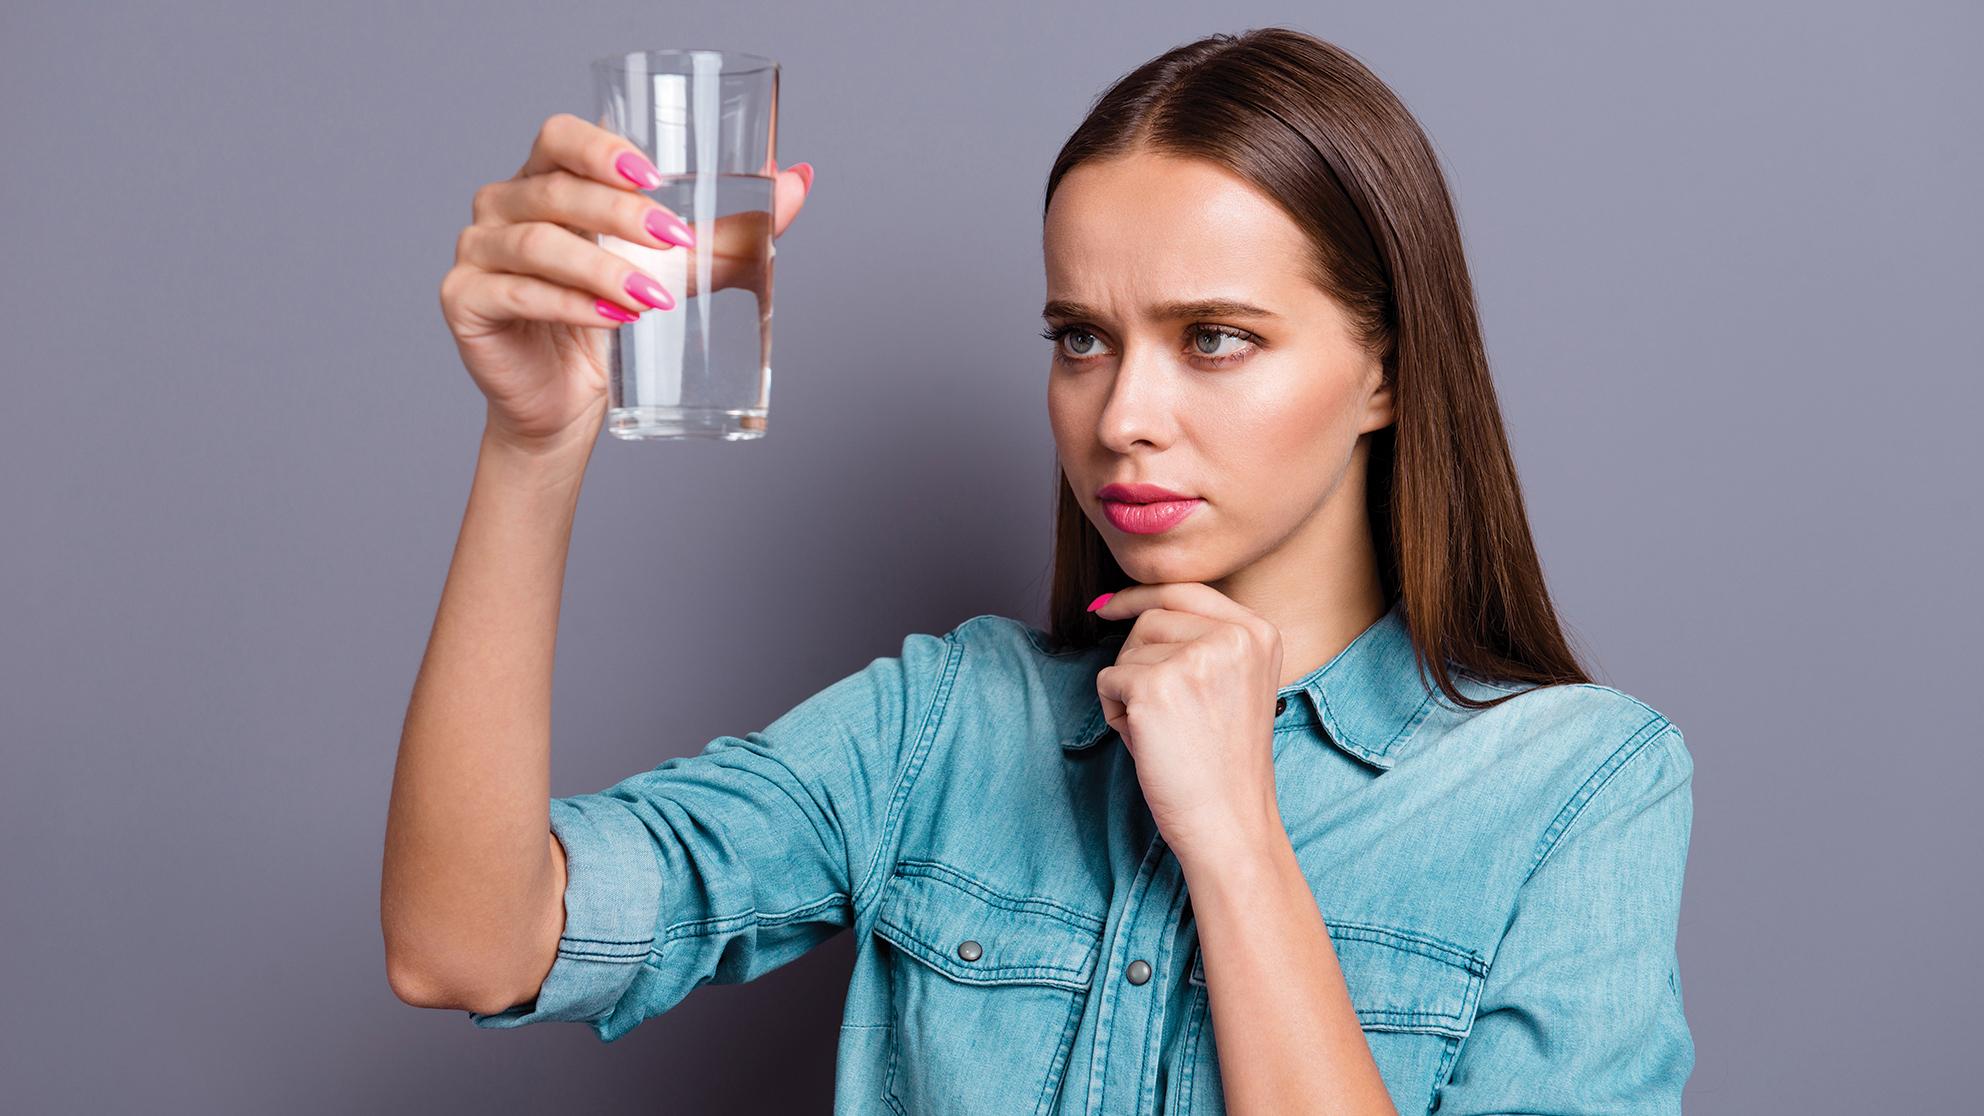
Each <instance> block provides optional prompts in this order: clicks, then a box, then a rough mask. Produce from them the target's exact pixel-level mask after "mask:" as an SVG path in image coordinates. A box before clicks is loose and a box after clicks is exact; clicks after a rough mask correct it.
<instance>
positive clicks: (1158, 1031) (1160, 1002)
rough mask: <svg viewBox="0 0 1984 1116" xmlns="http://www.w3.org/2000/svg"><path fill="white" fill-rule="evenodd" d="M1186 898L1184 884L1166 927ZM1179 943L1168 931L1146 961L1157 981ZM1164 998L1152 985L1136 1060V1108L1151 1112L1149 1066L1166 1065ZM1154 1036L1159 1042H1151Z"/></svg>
mask: <svg viewBox="0 0 1984 1116" xmlns="http://www.w3.org/2000/svg"><path fill="white" fill-rule="evenodd" d="M1187 898H1188V896H1187V893H1186V891H1185V889H1184V888H1182V887H1181V888H1179V889H1178V891H1177V892H1176V893H1174V894H1173V895H1172V897H1171V904H1170V906H1169V907H1168V908H1167V909H1166V910H1165V912H1164V924H1165V925H1166V926H1175V925H1177V923H1178V913H1179V912H1180V911H1181V910H1183V909H1184V906H1185V901H1186V899H1187ZM1177 946H1178V941H1177V938H1176V936H1174V935H1171V934H1166V935H1165V936H1164V937H1163V938H1162V939H1160V941H1159V943H1158V947H1157V956H1155V957H1153V958H1151V959H1150V960H1148V961H1146V962H1145V964H1147V965H1150V966H1151V974H1150V979H1151V980H1156V979H1157V977H1158V974H1159V973H1168V972H1170V971H1171V955H1172V953H1173V951H1174V950H1176V949H1177ZM1146 983H1148V981H1147V982H1146ZM1159 987H1160V988H1162V987H1164V986H1163V985H1162V984H1160V985H1159ZM1165 999H1167V997H1166V996H1165V995H1163V994H1161V993H1159V992H1158V990H1157V989H1155V988H1153V989H1151V994H1150V996H1149V1000H1150V1003H1149V1006H1147V1007H1146V1008H1145V1009H1144V1043H1143V1057H1142V1058H1141V1059H1139V1060H1138V1062H1137V1111H1139V1112H1148V1111H1149V1108H1148V1107H1147V1106H1148V1105H1149V1103H1150V1101H1149V1098H1150V1090H1152V1089H1155V1088H1156V1084H1157V1074H1156V1072H1154V1071H1152V1070H1150V1069H1149V1066H1150V1061H1151V1059H1152V1058H1153V1057H1155V1058H1156V1059H1157V1061H1158V1068H1159V1069H1162V1068H1163V1064H1164V1048H1163V1045H1162V1039H1163V1024H1162V1023H1160V1022H1158V1016H1159V1015H1161V1014H1162V1012H1163V1008H1164V1006H1165V1005H1164V1001H1165ZM1153 1038H1155V1039H1157V1040H1158V1041H1157V1042H1153V1041H1151V1040H1152V1039H1153ZM1153 1047H1155V1048H1156V1052H1155V1053H1154V1054H1153V1052H1152V1049H1153ZM1147 1086H1148V1088H1147Z"/></svg>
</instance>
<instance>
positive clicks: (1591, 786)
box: [1522, 710, 1676, 884]
mask: <svg viewBox="0 0 1984 1116" xmlns="http://www.w3.org/2000/svg"><path fill="white" fill-rule="evenodd" d="M1649 712H1651V710H1649ZM1674 731H1676V730H1675V729H1674V724H1673V722H1671V721H1669V720H1668V719H1667V718H1666V717H1664V716H1661V715H1660V714H1659V713H1654V715H1653V719H1652V720H1649V721H1647V722H1646V723H1645V724H1643V725H1641V726H1640V727H1639V728H1637V729H1635V730H1633V733H1632V735H1631V736H1628V737H1627V738H1626V742H1625V743H1623V744H1621V745H1619V747H1617V748H1615V749H1613V751H1612V754H1611V755H1609V756H1607V757H1605V762H1604V763H1601V764H1599V765H1598V770H1596V771H1594V772H1592V773H1591V776H1590V777H1589V778H1587V779H1585V781H1584V782H1583V783H1582V784H1580V785H1579V786H1578V789H1577V791H1576V792H1575V793H1574V794H1572V795H1571V798H1570V801H1568V802H1566V803H1564V806H1563V808H1562V809H1560V810H1558V811H1557V816H1556V817H1555V818H1554V819H1553V820H1552V821H1551V822H1550V827H1549V828H1548V829H1545V830H1544V831H1543V836H1542V837H1541V838H1539V839H1538V840H1537V846H1538V848H1537V853H1536V855H1535V857H1533V858H1532V859H1531V860H1530V862H1529V871H1527V872H1525V873H1524V874H1523V880H1522V882H1523V883H1525V884H1527V883H1528V882H1529V881H1530V878H1531V877H1533V876H1535V875H1536V872H1537V869H1539V868H1541V867H1543V862H1544V861H1546V860H1548V859H1550V854H1551V853H1552V852H1555V851H1556V849H1557V845H1558V844H1559V843H1560V842H1561V841H1562V840H1563V836H1564V834H1565V833H1566V832H1567V831H1569V829H1570V828H1571V826H1572V824H1573V823H1575V822H1576V821H1577V820H1578V818H1579V817H1580V816H1582V815H1583V813H1584V809H1585V807H1586V806H1588V805H1590V804H1591V800H1592V799H1593V798H1595V797H1596V796H1597V795H1598V792H1599V791H1601V790H1603V789H1605V787H1606V786H1607V785H1609V784H1610V783H1611V782H1612V779H1613V777H1614V776H1615V775H1617V774H1618V773H1619V772H1620V770H1621V769H1623V768H1624V767H1625V766H1626V765H1627V764H1628V763H1631V762H1632V761H1633V760H1634V758H1636V757H1638V756H1639V755H1640V754H1641V753H1643V752H1645V751H1647V750H1648V746H1649V745H1651V744H1653V743H1654V742H1655V741H1657V740H1659V739H1660V738H1661V737H1663V736H1665V735H1667V734H1668V733H1670V732H1674Z"/></svg>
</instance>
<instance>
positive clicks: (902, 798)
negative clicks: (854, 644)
mask: <svg viewBox="0 0 1984 1116" xmlns="http://www.w3.org/2000/svg"><path fill="white" fill-rule="evenodd" d="M986 615H989V614H986ZM978 619H979V618H978V617H973V618H972V619H970V620H967V621H965V622H964V623H963V624H960V625H958V626H957V627H955V628H952V629H951V630H950V631H948V632H945V633H944V634H943V636H942V638H943V640H944V642H945V643H946V644H947V645H948V646H949V649H950V653H949V654H947V655H946V656H945V657H944V669H943V671H942V672H941V673H940V674H939V675H938V679H937V685H936V686H935V687H934V690H935V692H934V693H932V694H931V695H930V704H929V705H928V706H927V707H926V708H925V709H924V710H923V719H922V723H921V724H919V725H918V726H917V734H916V743H915V744H914V745H912V746H911V748H910V755H909V758H908V759H907V760H906V761H904V763H903V769H902V771H901V772H899V773H898V774H897V776H896V785H895V790H894V792H893V793H891V794H890V796H889V807H888V814H887V815H886V816H885V817H884V819H883V822H882V834H881V837H880V838H879V839H878V840H877V841H876V842H875V848H874V850H873V851H872V852H870V853H869V854H868V864H867V866H866V867H865V868H863V869H862V872H863V882H862V883H861V884H860V885H858V886H857V887H856V888H855V893H854V899H853V907H854V910H855V917H856V919H857V921H858V919H859V917H860V912H861V911H862V910H863V909H864V908H866V907H867V906H868V905H869V904H871V903H872V902H873V901H874V897H875V896H874V893H875V892H876V891H878V890H880V889H881V886H882V884H883V883H884V882H886V881H887V880H888V879H889V877H888V876H885V875H883V874H882V873H881V872H880V871H878V866H879V865H880V864H881V863H882V857H883V856H884V854H886V853H887V852H888V851H889V850H890V848H892V847H893V846H894V844H895V839H896V830H897V828H898V827H899V826H900V825H901V824H902V818H903V813H904V810H903V804H904V803H905V802H907V801H908V799H909V790H910V787H911V786H913V785H914V784H915V782H916V777H917V776H918V775H920V774H922V771H923V761H924V759H925V758H926V757H927V756H928V755H929V752H930V745H931V743H932V742H933V741H934V740H935V739H936V738H937V733H938V732H939V731H940V730H941V728H942V726H943V721H944V714H945V712H946V711H947V710H948V705H949V701H950V695H951V686H952V684H953V683H954V682H955V681H956V679H957V676H958V670H959V668H960V666H961V665H962V663H963V660H964V646H965V641H964V640H963V639H961V638H959V636H960V635H961V634H962V633H963V632H964V630H965V629H966V628H968V627H970V626H971V625H972V624H974V623H976V622H977V621H978ZM905 666H906V664H905Z"/></svg>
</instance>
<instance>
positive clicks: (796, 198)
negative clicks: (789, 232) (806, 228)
mask: <svg viewBox="0 0 1984 1116" xmlns="http://www.w3.org/2000/svg"><path fill="white" fill-rule="evenodd" d="M812 192H813V164H811V163H794V164H792V165H791V166H790V167H787V168H786V169H784V170H782V171H779V172H778V173H777V175H776V176H775V177H774V179H773V185H772V236H773V238H774V239H776V238H777V237H778V236H779V235H780V234H781V233H783V232H785V227H786V226H787V225H790V224H791V223H792V219H793V218H794V217H797V216H799V210H800V208H801V207H803V206H804V205H805V204H806V195H808V194H810V193H812Z"/></svg>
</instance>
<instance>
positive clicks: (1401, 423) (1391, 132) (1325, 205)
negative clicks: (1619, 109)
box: [1041, 27, 1591, 708]
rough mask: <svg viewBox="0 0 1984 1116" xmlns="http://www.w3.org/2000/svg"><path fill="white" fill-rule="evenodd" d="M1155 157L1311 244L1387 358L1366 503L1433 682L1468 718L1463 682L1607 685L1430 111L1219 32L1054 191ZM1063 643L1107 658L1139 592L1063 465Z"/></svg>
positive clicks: (1194, 47) (1332, 290) (1315, 265)
mask: <svg viewBox="0 0 1984 1116" xmlns="http://www.w3.org/2000/svg"><path fill="white" fill-rule="evenodd" d="M1137 151H1147V152H1150V153H1153V154H1160V155H1169V156H1174V157H1191V158H1199V159H1205V160H1209V161H1211V162H1215V163H1218V164H1219V165H1221V166H1223V167H1225V168H1226V169H1228V170H1229V171H1231V172H1232V173H1234V174H1236V175H1238V176H1239V177H1241V178H1243V179H1245V180H1247V181H1248V182H1250V183H1251V184H1252V185H1253V186H1254V187H1255V188H1256V189H1258V190H1260V191H1261V192H1262V193H1263V194H1265V195H1266V196H1267V197H1270V198H1273V199H1275V200H1276V201H1277V202H1278V203H1279V204H1280V205H1281V206H1282V207H1283V208H1284V209H1285V210H1286V211H1287V212H1288V214H1289V215H1290V216H1291V217H1292V218H1294V220H1295V221H1296V222H1297V223H1298V224H1300V225H1301V226H1302V228H1303V229H1304V230H1305V231H1306V233H1307V234H1308V248H1309V257H1310V264H1311V268H1312V274H1313V277H1314V279H1315V282H1316V283H1317V285H1318V286H1319V287H1320V288H1321V289H1322V290H1324V291H1326V292H1328V293H1329V294H1330V295H1331V296H1332V297H1334V298H1335V299H1337V300H1338V301H1339V302H1340V303H1342V305H1343V306H1344V307H1345V309H1346V310H1347V311H1348V312H1349V317H1350V320H1351V321H1352V322H1353V323H1354V325H1353V328H1354V329H1355V330H1356V332H1357V336H1358V340H1359V341H1360V342H1361V343H1363V344H1364V345H1365V346H1366V348H1367V350H1368V351H1369V352H1370V353H1372V354H1373V355H1374V356H1378V357H1381V358H1382V360H1383V366H1384V375H1385V380H1386V382H1387V383H1388V384H1390V385H1391V388H1392V393H1393V395H1392V397H1393V400H1394V408H1393V409H1394V413H1395V415H1396V416H1397V418H1396V421H1394V422H1393V423H1392V424H1391V425H1389V426H1387V427H1385V428H1383V429H1381V430H1376V431H1372V432H1370V433H1369V434H1367V435H1366V437H1368V438H1369V439H1370V440H1371V443H1370V460H1369V469H1368V470H1367V479H1366V488H1367V505H1368V508H1367V510H1368V513H1369V515H1370V521H1371V535H1372V539H1373V540H1374V542H1375V544H1376V547H1377V551H1378V570H1379V577H1380V580H1381V581H1382V583H1383V588H1384V593H1385V597H1386V599H1387V600H1388V601H1396V600H1397V599H1398V597H1399V596H1401V595H1402V596H1403V597H1404V613H1405V619H1406V622H1407V625H1408V627H1409V629H1410V630H1411V633H1412V642H1413V645H1414V648H1415V649H1416V652H1417V655H1418V661H1419V664H1420V667H1421V669H1422V671H1429V672H1430V673H1431V675H1432V677H1433V679H1434V680H1435V681H1436V682H1437V684H1438V686H1439V687H1440V689H1441V691H1443V692H1444V693H1445V695H1446V696H1447V698H1448V699H1449V700H1451V701H1453V702H1454V703H1455V704H1457V705H1461V706H1464V707H1469V708H1486V707H1488V706H1491V705H1495V704H1498V703H1499V702H1500V701H1505V700H1507V697H1508V696H1512V695H1505V696H1503V697H1501V698H1496V699H1493V700H1488V701H1475V700H1471V699H1469V698H1467V697H1465V696H1463V695H1462V694H1461V693H1460V692H1459V691H1458V690H1457V689H1456V688H1455V685H1454V681H1453V677H1452V674H1453V672H1455V671H1458V672H1460V673H1463V674H1467V675H1472V676H1475V677H1479V678H1486V679H1499V680H1505V681H1510V682H1515V683H1533V684H1537V685H1550V684H1556V683H1569V682H1588V681H1590V680H1591V679H1590V678H1589V677H1588V676H1587V675H1586V673H1585V671H1584V669H1583V668H1582V667H1581V666H1580V665H1579V663H1578V660H1577V656H1576V655H1575V654H1574V653H1573V652H1572V650H1571V648H1570V645H1569V643H1568V642H1567V640H1566V639H1565V636H1564V631H1563V628H1562V626H1561V624H1560V623H1559V621H1558V618H1557V614H1556V609H1555V608H1554V607H1553V606H1552V604H1551V602H1550V595H1549V593H1548V591H1547V590H1546V588H1545V587H1544V583H1543V571H1542V566H1541V564H1540V563H1539V562H1538V560H1537V556H1536V546H1535V543H1534V541H1533V540H1532V539H1531V537H1530V532H1529V522H1528V518H1527V516H1526V514H1525V512H1524V509H1523V500H1522V492H1521V489H1520V488H1519V486H1518V484H1517V481H1516V469H1515V461H1514V458H1513V457H1512V455H1511V454H1510V452H1509V443H1508V437H1507V434H1506V433H1505V431H1504V430H1503V426H1502V417H1501V409H1500V406H1499V404H1498V403H1497V402H1496V398H1495V388H1494V385H1493V383H1492V382H1491V381H1490V378H1489V373H1488V359H1487V356H1486V354H1485V352H1484V350H1483V347H1482V342H1481V326H1480V322H1479V320H1478V319H1477V316H1476V311H1475V303H1474V291H1473V286H1472V284H1471V283H1470V281H1469V279H1468V274H1467V264H1466V261H1465V259H1464V258H1463V255H1462V251H1461V238H1460V228H1459V224H1458V222H1457V221H1456V220H1455V217H1454V208H1453V201H1452V198H1451V197H1450V196H1449V194H1448V191H1447V184H1446V179H1445V176H1444V175H1442V174H1441V172H1440V166H1439V161H1438V159H1437V158H1436V157H1435V155H1434V152H1433V148H1432V145H1431V144H1429V143H1428V142H1427V140H1426V136H1425V134H1424V133H1423V132H1422V131H1421V130H1420V128H1419V125H1418V123H1417V121H1415V120H1414V119H1413V117H1412V114H1411V113H1409V112H1408V111H1406V108H1405V105H1404V104H1403V103H1402V102H1401V101H1400V100H1399V99H1398V97H1397V96H1396V95H1395V94H1394V93H1393V92H1392V91H1391V89H1389V88H1388V87H1387V86H1386V85H1385V84H1384V83H1383V82H1382V81H1380V80H1378V78H1377V76H1376V75H1375V74H1373V73H1372V72H1371V71H1370V70H1369V69H1368V68H1366V67H1365V66H1364V64H1363V63H1362V62H1360V61H1358V60H1357V59H1356V58H1354V57H1352V56H1351V55H1350V54H1349V53H1348V52H1346V51H1344V50H1343V49H1341V48H1339V47H1337V46H1334V45H1332V44H1330V43H1327V42H1324V41H1322V40H1320V39H1317V38H1315V37H1313V36H1311V35H1307V34H1304V33H1302V32H1299V31H1294V30H1291V29H1288V28H1282V27H1268V28H1257V29H1254V30H1251V31H1247V32H1245V33H1243V34H1240V35H1228V34H1216V35H1209V36H1207V37H1205V38H1203V39H1200V40H1198V41H1196V42H1192V43H1187V44H1185V45H1183V46H1180V47H1177V48H1174V49H1172V50H1170V51H1167V52H1165V53H1164V54H1162V55H1159V56H1158V57H1157V58H1154V59H1152V60H1151V61H1149V62H1147V63H1145V64H1143V65H1142V66H1139V67H1137V69H1135V70H1133V71H1131V72H1130V73H1129V74H1127V75H1125V76H1124V77H1123V78H1122V79H1120V80H1119V81H1117V82H1116V83H1115V84H1114V85H1112V86H1111V87H1110V88H1109V89H1107V90H1106V91H1104V92H1103V94H1102V95H1101V96H1100V97H1099V98H1097V100H1096V102H1095V104H1094V106H1093V107H1092V108H1091V109H1090V110H1089V113H1088V116H1087V117H1086V118H1085V119H1083V121H1082V123H1081V126H1080V127H1078V128H1076V129H1075V132H1074V134H1073V135H1072V136H1070V137H1069V138H1068V142H1067V143H1066V144H1064V145H1063V146H1062V148H1061V153H1060V155H1059V156H1058V157H1057V158H1056V159H1055V160H1054V167H1053V170H1052V172H1051V173H1049V175H1048V176H1047V192H1046V198H1045V199H1044V200H1043V202H1042V205H1041V208H1042V218H1043V220H1044V219H1045V211H1046V209H1047V205H1048V203H1051V202H1052V201H1053V199H1054V190H1055V188H1056V187H1058V186H1059V185H1060V183H1061V179H1062V178H1063V177H1064V176H1066V175H1067V173H1068V172H1069V171H1070V170H1072V169H1073V168H1074V167H1076V166H1077V165H1079V164H1081V163H1083V162H1086V161H1088V160H1091V159H1108V158H1113V157H1116V156H1121V155H1127V154H1130V153H1132V152H1137ZM1056 474H1057V477H1058V491H1057V493H1056V504H1057V508H1056V512H1055V537H1054V571H1053V581H1052V591H1051V592H1052V597H1051V600H1050V603H1049V606H1048V612H1049V623H1050V625H1051V627H1050V629H1049V632H1048V634H1049V636H1050V637H1051V639H1052V640H1053V641H1054V643H1055V644H1056V645H1057V646H1058V647H1061V648H1067V647H1089V646H1093V645H1095V644H1096V643H1098V642H1099V641H1100V640H1102V639H1103V638H1104V637H1106V636H1108V635H1111V634H1115V633H1118V632H1123V631H1127V630H1128V627H1129V624H1130V623H1131V622H1130V621H1125V620H1118V621H1108V620H1102V619H1100V618H1098V617H1096V616H1095V615H1094V614H1092V613H1090V612H1088V611H1087V605H1088V602H1089V601H1090V600H1092V599H1094V597H1095V596H1096V595H1097V594H1099V593H1103V592H1107V591H1111V590H1115V589H1120V588H1122V587H1124V586H1125V585H1128V584H1129V583H1130V581H1131V579H1130V577H1129V576H1128V575H1127V574H1125V573H1124V572H1123V569H1122V567H1121V566H1119V565H1118V564H1117V562H1116V559H1115V557H1114V556H1113V555H1111V554H1110V552H1109V547H1108V545H1107V544H1106V543H1105V542H1104V541H1103V538H1102V536H1101V534H1100V532H1098V531H1097V530H1096V529H1095V525H1094V524H1093V523H1091V522H1089V520H1088V517H1087V516H1086V515H1084V514H1083V512H1082V509H1081V505H1080V504H1079V503H1077V502H1076V500H1075V496H1074V493H1073V491H1072V490H1071V489H1070V488H1069V486H1068V477H1067V473H1066V472H1065V471H1062V470H1060V469H1058V468H1057V469H1056Z"/></svg>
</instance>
